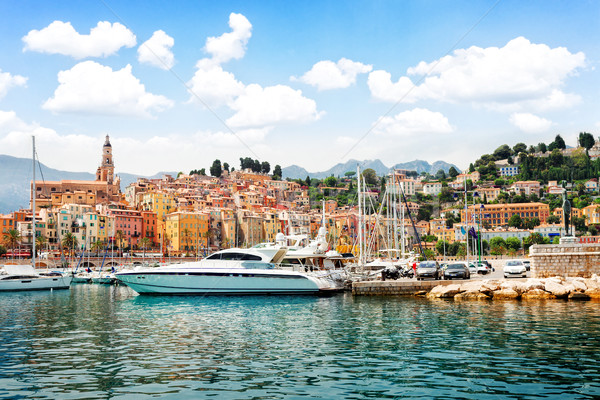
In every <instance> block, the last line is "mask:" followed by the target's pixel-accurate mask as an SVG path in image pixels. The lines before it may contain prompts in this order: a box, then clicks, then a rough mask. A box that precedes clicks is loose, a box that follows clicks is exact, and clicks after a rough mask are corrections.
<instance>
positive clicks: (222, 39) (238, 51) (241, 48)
mask: <svg viewBox="0 0 600 400" xmlns="http://www.w3.org/2000/svg"><path fill="white" fill-rule="evenodd" d="M229 27H230V28H231V32H228V33H224V34H222V35H221V36H219V37H209V38H208V39H206V46H205V50H206V52H207V53H209V54H210V55H211V56H212V59H213V60H214V61H215V62H216V63H217V64H222V63H224V62H227V61H229V60H231V59H236V60H239V59H240V58H242V57H244V54H246V45H247V44H248V40H249V39H250V37H251V36H252V24H251V23H250V21H248V19H247V18H246V17H244V16H243V15H242V14H236V13H231V14H230V15H229Z"/></svg>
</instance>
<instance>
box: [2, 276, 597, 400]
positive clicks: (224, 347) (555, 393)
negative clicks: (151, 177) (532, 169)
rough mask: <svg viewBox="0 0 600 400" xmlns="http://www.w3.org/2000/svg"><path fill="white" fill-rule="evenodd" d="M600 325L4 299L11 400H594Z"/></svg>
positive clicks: (73, 293) (103, 294) (512, 311)
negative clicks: (57, 399)
mask: <svg viewBox="0 0 600 400" xmlns="http://www.w3.org/2000/svg"><path fill="white" fill-rule="evenodd" d="M599 317H600V312H599V310H598V307H597V304H593V303H569V302H558V301H557V302H533V303H529V302H527V303H525V302H500V303H499V302H473V303H469V302H462V303H453V302H451V301H444V302H430V301H425V300H421V299H397V298H353V297H352V296H349V295H341V296H334V297H330V298H313V297H278V296H271V297H260V296H259V297H225V298H223V297H142V296H137V295H135V294H134V293H133V292H132V291H131V290H129V289H128V288H126V287H108V286H106V287H105V286H95V285H77V286H75V287H74V288H72V289H71V290H70V291H61V292H60V293H59V291H57V292H54V293H52V294H48V293H45V294H44V293H36V294H15V295H14V296H12V295H11V296H6V295H0V337H2V340H1V341H0V398H4V397H10V398H19V397H21V398H48V399H53V398H61V399H68V398H107V397H111V398H119V399H140V398H177V399H181V398H199V397H201V398H218V399H221V398H255V399H267V398H268V399H296V398H297V399H311V398H314V399H329V398H347V399H370V398H376V399H391V398H399V397H402V398H409V399H410V398H423V397H426V398H440V399H441V398H466V399H487V398H489V399H492V398H493V399H497V398H515V399H517V398H518V399H534V398H594V397H597V396H600V383H598V382H600V363H599V361H598V357H597V354H598V351H599V350H600V339H599V338H600V318H599Z"/></svg>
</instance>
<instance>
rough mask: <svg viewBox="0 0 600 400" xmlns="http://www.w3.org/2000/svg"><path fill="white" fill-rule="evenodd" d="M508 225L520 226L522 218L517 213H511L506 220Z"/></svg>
mask: <svg viewBox="0 0 600 400" xmlns="http://www.w3.org/2000/svg"><path fill="white" fill-rule="evenodd" d="M508 226H512V227H515V228H521V227H522V226H523V219H522V218H521V216H520V215H519V214H513V215H512V216H511V217H510V218H509V220H508Z"/></svg>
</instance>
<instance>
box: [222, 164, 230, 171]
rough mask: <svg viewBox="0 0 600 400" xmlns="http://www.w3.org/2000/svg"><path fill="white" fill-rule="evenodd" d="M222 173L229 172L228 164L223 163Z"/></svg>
mask: <svg viewBox="0 0 600 400" xmlns="http://www.w3.org/2000/svg"><path fill="white" fill-rule="evenodd" d="M223 171H227V172H229V164H228V163H223Z"/></svg>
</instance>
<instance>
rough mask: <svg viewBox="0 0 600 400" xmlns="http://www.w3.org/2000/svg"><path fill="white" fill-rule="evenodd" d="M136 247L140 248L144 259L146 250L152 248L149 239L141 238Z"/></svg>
mask: <svg viewBox="0 0 600 400" xmlns="http://www.w3.org/2000/svg"><path fill="white" fill-rule="evenodd" d="M138 245H139V246H140V247H141V248H142V251H143V253H144V254H143V257H144V258H146V249H147V248H148V247H151V246H152V240H150V238H149V237H143V238H142V239H141V240H140V243H139V244H138Z"/></svg>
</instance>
